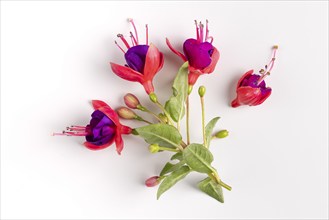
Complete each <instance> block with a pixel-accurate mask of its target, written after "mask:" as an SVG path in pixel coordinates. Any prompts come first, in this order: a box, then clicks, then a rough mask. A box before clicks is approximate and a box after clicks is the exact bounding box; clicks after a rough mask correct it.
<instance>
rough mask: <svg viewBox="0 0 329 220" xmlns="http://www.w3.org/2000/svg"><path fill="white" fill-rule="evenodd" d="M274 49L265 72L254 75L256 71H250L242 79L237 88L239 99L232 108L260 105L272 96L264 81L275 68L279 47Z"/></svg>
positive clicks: (232, 104) (235, 100) (233, 102)
mask: <svg viewBox="0 0 329 220" xmlns="http://www.w3.org/2000/svg"><path fill="white" fill-rule="evenodd" d="M273 49H274V50H273V57H272V59H271V61H270V62H269V64H268V65H266V66H265V70H264V69H261V70H260V71H259V73H260V74H253V72H254V70H249V71H248V72H246V73H245V74H244V75H243V76H242V77H241V78H240V80H239V82H238V84H237V87H236V93H237V97H236V98H235V99H234V100H233V101H232V103H231V106H232V107H234V108H236V107H239V106H240V105H250V106H255V105H260V104H262V103H263V102H264V101H265V100H266V99H267V98H268V97H269V96H270V95H271V93H272V89H271V88H270V87H266V83H265V81H264V79H265V77H266V76H267V75H270V72H271V71H272V69H273V66H274V61H275V55H276V51H277V49H278V47H277V46H274V47H273Z"/></svg>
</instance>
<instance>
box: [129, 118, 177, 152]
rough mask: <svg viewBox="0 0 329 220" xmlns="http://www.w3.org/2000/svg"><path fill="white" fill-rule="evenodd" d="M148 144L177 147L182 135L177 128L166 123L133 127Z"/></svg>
mask: <svg viewBox="0 0 329 220" xmlns="http://www.w3.org/2000/svg"><path fill="white" fill-rule="evenodd" d="M134 130H135V131H136V132H137V133H138V135H140V136H141V137H142V138H144V140H145V141H146V142H147V143H149V144H158V145H159V146H161V147H169V148H177V147H179V145H180V143H181V141H182V136H181V135H180V133H179V132H178V130H177V129H176V128H175V127H173V126H171V125H167V124H152V125H147V126H144V127H139V128H135V129H134Z"/></svg>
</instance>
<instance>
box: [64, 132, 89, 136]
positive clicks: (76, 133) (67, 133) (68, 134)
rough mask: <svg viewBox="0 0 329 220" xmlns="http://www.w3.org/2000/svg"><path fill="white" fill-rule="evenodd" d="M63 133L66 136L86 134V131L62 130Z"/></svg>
mask: <svg viewBox="0 0 329 220" xmlns="http://www.w3.org/2000/svg"><path fill="white" fill-rule="evenodd" d="M63 133H64V134H66V136H86V135H88V132H86V131H76V132H71V131H64V132H63Z"/></svg>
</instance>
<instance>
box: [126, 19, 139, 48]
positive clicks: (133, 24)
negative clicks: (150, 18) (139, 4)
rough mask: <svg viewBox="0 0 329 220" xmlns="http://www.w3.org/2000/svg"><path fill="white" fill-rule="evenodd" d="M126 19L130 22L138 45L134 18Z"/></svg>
mask: <svg viewBox="0 0 329 220" xmlns="http://www.w3.org/2000/svg"><path fill="white" fill-rule="evenodd" d="M128 21H129V22H130V23H131V24H132V26H133V28H134V31H135V35H136V42H137V43H136V45H138V43H139V41H138V34H137V29H136V26H135V23H134V20H133V19H132V18H129V19H128Z"/></svg>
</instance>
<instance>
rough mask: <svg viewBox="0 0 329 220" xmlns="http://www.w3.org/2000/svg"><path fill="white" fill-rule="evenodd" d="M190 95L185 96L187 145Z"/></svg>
mask: <svg viewBox="0 0 329 220" xmlns="http://www.w3.org/2000/svg"><path fill="white" fill-rule="evenodd" d="M189 97H190V95H187V98H186V142H187V145H189V144H190V101H189Z"/></svg>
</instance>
